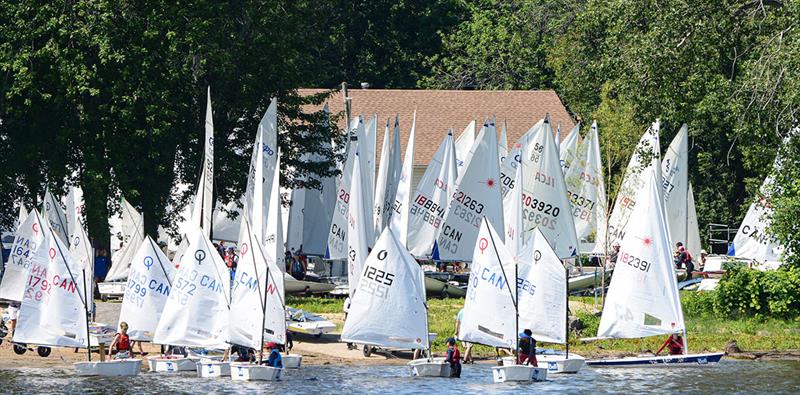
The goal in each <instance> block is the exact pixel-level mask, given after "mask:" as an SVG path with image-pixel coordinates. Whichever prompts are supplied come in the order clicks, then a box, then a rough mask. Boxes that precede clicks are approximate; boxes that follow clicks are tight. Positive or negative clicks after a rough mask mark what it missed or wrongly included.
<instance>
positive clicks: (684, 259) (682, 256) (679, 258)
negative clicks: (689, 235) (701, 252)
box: [675, 241, 694, 281]
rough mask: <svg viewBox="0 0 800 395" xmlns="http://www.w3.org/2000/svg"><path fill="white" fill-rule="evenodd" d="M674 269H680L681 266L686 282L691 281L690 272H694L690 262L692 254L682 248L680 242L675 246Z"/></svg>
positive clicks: (692, 263) (692, 264)
mask: <svg viewBox="0 0 800 395" xmlns="http://www.w3.org/2000/svg"><path fill="white" fill-rule="evenodd" d="M675 247H676V250H675V268H676V269H680V268H681V266H683V267H685V268H686V280H687V281H688V280H691V279H692V272H693V271H694V262H692V254H689V251H688V250H686V248H684V247H683V243H681V242H680V241H679V242H677V243H676V244H675Z"/></svg>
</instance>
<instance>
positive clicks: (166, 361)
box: [147, 357, 197, 373]
mask: <svg viewBox="0 0 800 395" xmlns="http://www.w3.org/2000/svg"><path fill="white" fill-rule="evenodd" d="M147 364H148V366H149V367H150V371H151V372H160V373H177V372H190V371H197V360H196V359H190V358H163V357H153V358H148V359H147Z"/></svg>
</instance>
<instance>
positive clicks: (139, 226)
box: [106, 198, 144, 281]
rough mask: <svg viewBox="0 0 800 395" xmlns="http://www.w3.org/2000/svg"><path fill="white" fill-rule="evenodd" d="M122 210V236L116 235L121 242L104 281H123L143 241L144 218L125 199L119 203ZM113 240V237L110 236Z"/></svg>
mask: <svg viewBox="0 0 800 395" xmlns="http://www.w3.org/2000/svg"><path fill="white" fill-rule="evenodd" d="M120 206H121V209H122V214H121V216H122V231H123V232H125V233H123V234H122V235H117V236H116V238H117V240H119V239H121V240H122V245H121V248H120V249H119V250H117V251H116V252H115V253H113V254H112V255H111V268H109V270H108V274H106V281H119V280H124V279H125V278H126V277H125V276H127V275H128V270H129V269H130V264H131V259H133V256H134V254H136V248H137V247H138V246H139V245H140V244H141V243H142V241H143V240H144V217H143V216H142V215H141V214H140V213H139V212H138V211H137V210H136V208H134V207H133V206H132V205H131V204H130V203H129V202H128V201H127V200H125V198H122V200H121V203H120ZM112 240H114V236H112Z"/></svg>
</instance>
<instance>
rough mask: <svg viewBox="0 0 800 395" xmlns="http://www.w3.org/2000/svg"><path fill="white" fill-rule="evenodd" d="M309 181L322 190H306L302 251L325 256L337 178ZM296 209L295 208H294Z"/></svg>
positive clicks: (317, 159)
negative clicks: (317, 184)
mask: <svg viewBox="0 0 800 395" xmlns="http://www.w3.org/2000/svg"><path fill="white" fill-rule="evenodd" d="M325 114H326V117H325V118H324V121H323V122H328V118H327V107H326V110H325ZM321 148H322V151H324V152H327V151H329V150H330V149H331V144H330V142H329V141H325V142H323V143H322V147H321ZM309 160H310V161H312V162H322V161H324V160H325V158H324V157H323V156H322V155H319V154H311V155H310V157H309ZM308 177H309V179H312V180H317V181H319V183H320V189H313V190H312V189H304V191H305V194H304V195H305V196H304V197H303V205H302V206H301V207H300V208H301V210H300V211H301V213H302V215H303V242H302V250H303V253H305V254H307V255H314V256H323V255H325V250H326V248H327V243H328V234H327V233H326V232H324V231H322V232H320V229H322V230H325V229H327V228H328V227H329V226H330V221H331V217H332V216H333V208H334V205H335V204H336V202H335V200H336V178H335V177H333V176H328V177H322V178H320V177H318V176H315V175H313V174H309V175H308ZM293 208H294V207H293Z"/></svg>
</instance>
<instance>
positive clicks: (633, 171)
mask: <svg viewBox="0 0 800 395" xmlns="http://www.w3.org/2000/svg"><path fill="white" fill-rule="evenodd" d="M659 128H660V126H659V122H658V121H656V122H654V123H653V124H652V125H651V126H650V127H649V128H647V130H646V131H645V132H644V134H643V135H642V138H641V139H639V143H638V144H637V145H636V148H635V149H634V151H633V154H632V155H631V160H630V162H628V167H627V168H626V169H625V175H624V176H623V177H622V183H621V184H620V187H619V192H618V193H617V198H616V200H615V202H614V210H613V211H612V212H611V216H610V218H609V219H608V227H607V228H608V235H607V236H606V237H605V238H602V239H599V238H598V239H599V240H598V242H597V243H595V247H594V249H595V252H596V253H599V254H605V251H611V247H612V246H613V245H614V244H618V243H620V242H621V241H622V239H623V238H624V237H625V235H626V234H627V230H626V227H627V225H628V219H630V218H631V213H632V212H633V209H634V208H635V207H636V194H637V192H639V191H640V190H642V189H643V188H644V186H645V184H646V182H647V177H649V173H650V171H651V170H650V169H649V167H650V166H651V165H652V162H651V159H652V158H659V157H660V153H659V150H660V148H659V140H658V133H659ZM606 240H607V241H608V246H606V245H605V242H606Z"/></svg>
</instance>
